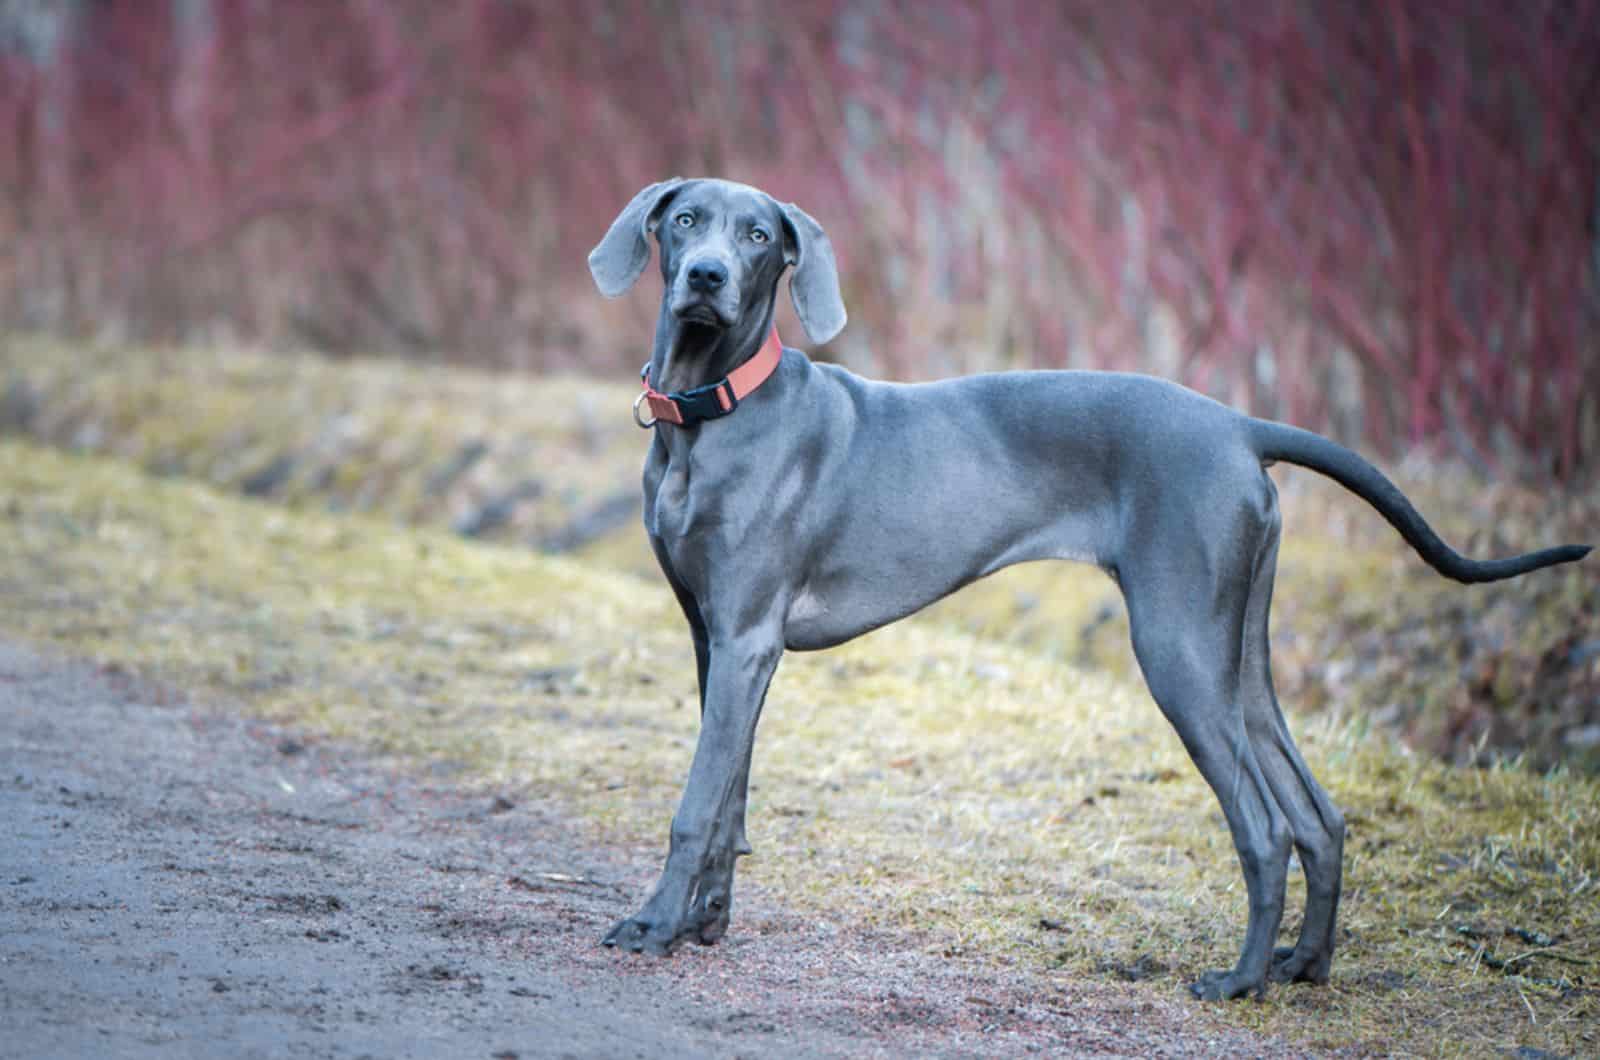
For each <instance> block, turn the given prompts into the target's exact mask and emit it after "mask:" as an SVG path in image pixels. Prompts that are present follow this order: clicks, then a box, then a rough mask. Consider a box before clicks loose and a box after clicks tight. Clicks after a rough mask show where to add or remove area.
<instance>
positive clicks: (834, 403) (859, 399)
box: [589, 179, 1588, 998]
mask: <svg viewBox="0 0 1600 1060" xmlns="http://www.w3.org/2000/svg"><path fill="white" fill-rule="evenodd" d="M651 235H655V236H656V238H657V239H658V241H659V244H660V250H661V269H662V278H663V281H664V284H665V292H664V296H663V299H662V303H661V309H660V313H659V315H658V317H657V323H656V333H655V343H654V348H653V350H652V354H651V362H650V367H649V370H648V373H647V377H648V378H649V379H650V380H651V381H652V384H653V385H654V386H655V387H657V388H659V389H660V390H661V391H664V392H666V391H682V390H689V389H692V388H695V387H699V386H703V385H705V384H707V383H712V382H715V381H716V380H719V379H721V378H723V377H725V376H727V375H728V374H729V373H730V372H731V371H732V370H733V369H734V368H736V367H738V366H739V365H741V364H743V363H744V362H746V361H748V360H749V359H750V358H751V357H752V356H754V355H755V353H756V351H757V350H758V349H759V348H760V346H761V343H762V342H763V340H764V339H765V338H766V337H767V335H768V334H769V332H770V330H771V328H772V319H773V313H774V308H775V301H776V297H777V290H778V283H779V279H780V277H781V276H782V274H783V272H784V271H785V269H786V268H788V267H790V266H793V267H794V273H793V275H792V278H791V280H790V292H791V295H792V297H793V300H794V304H795V309H796V311H797V314H798V316H799V318H800V322H801V324H802V325H803V326H804V327H805V329H806V332H807V334H808V335H809V336H810V338H811V339H812V341H813V342H816V343H822V342H826V341H827V340H828V339H830V338H832V337H833V335H835V334H836V333H837V332H838V331H839V329H840V328H842V327H843V326H844V322H845V310H844V304H843V301H842V299H841V297H840V294H839V286H838V276H837V269H836V266H835V263H834V255H833V249H832V246H831V244H830V243H829V241H828V237H827V235H826V234H825V233H824V232H823V230H822V228H821V226H819V225H818V224H817V223H816V222H815V221H814V220H812V219H811V217H810V216H809V215H807V214H805V213H804V211H802V210H800V209H799V208H798V207H795V206H793V205H781V204H779V203H777V202H775V201H774V200H773V199H772V198H770V197H769V196H767V195H766V194H764V193H762V192H760V191H758V190H756V189H754V188H750V187H747V186H744V185H739V184H731V183H727V182H724V181H714V180H696V181H684V180H678V179H673V180H669V181H664V182H662V183H660V184H654V185H651V186H650V187H648V188H646V189H645V190H644V191H642V192H640V193H639V194H638V195H637V196H635V197H634V199H633V201H632V202H630V203H629V204H628V205H627V207H626V208H625V209H624V210H623V211H622V213H621V215H619V216H618V218H617V220H616V222H615V223H613V225H612V226H611V229H610V230H609V231H608V232H607V233H606V235H605V238H604V239H602V240H601V242H600V244H599V245H598V246H597V247H596V248H595V249H594V252H593V253H592V254H591V255H590V256H589V264H590V268H591V270H592V271H593V273H594V277H595V282H596V284H597V285H598V286H599V288H600V290H601V291H602V293H604V294H606V295H608V296H616V295H620V294H622V293H623V292H625V291H626V290H628V289H629V288H630V287H631V286H632V285H633V283H634V282H635V281H636V280H637V279H638V277H639V275H640V274H641V273H642V272H643V270H644V267H645V265H646V264H648V262H649V258H650V245H649V237H650V236H651ZM653 430H654V438H653V440H652V443H651V446H650V451H649V455H648V457H647V458H646V462H645V469H644V523H645V527H646V530H647V532H648V535H649V539H650V543H651V546H652V548H653V549H654V551H655V555H656V558H657V560H658V561H659V562H660V565H661V569H662V571H663V573H664V574H665V575H666V578H667V581H668V583H669V584H670V585H671V586H672V589H673V592H674V593H675V594H676V596H677V598H678V602H679V603H680V604H681V605H682V608H683V612H684V615H685V617H686V618H687V620H688V623H689V629H690V633H691V637H692V640H693V644H694V652H695V663H696V667H697V672H698V675H699V680H700V705H701V728H700V736H699V740H698V743H697V745H696V748H695V752H694V759H693V762H692V764H691V766H690V770H689V779H688V783H687V784H686V785H685V788H684V793H683V798H682V801H681V802H680V804H679V807H678V810H677V813H676V814H675V815H674V817H673V821H672V832H671V845H670V848H669V852H668V855H667V862H666V866H665V868H664V869H663V871H662V874H661V878H660V882H659V883H658V884H657V886H656V888H655V890H654V892H653V893H652V894H651V896H650V897H649V899H648V900H647V901H646V902H645V903H644V906H643V907H642V908H641V909H640V910H639V912H638V913H637V914H635V915H634V916H632V917H629V918H627V919H625V920H623V921H621V922H620V923H618V924H617V925H616V926H615V927H614V928H613V929H612V930H611V932H610V933H609V934H608V935H607V936H606V938H605V942H606V944H607V945H614V946H621V947H623V948H626V949H630V950H635V951H649V952H652V953H667V952H670V951H671V950H672V948H673V947H674V946H676V945H678V944H679V943H681V942H682V941H683V940H685V939H695V940H697V941H699V942H703V943H710V942H714V941H716V940H717V939H718V938H720V937H721V936H722V935H723V934H724V933H725V932H726V930H727V928H728V924H729V921H730V916H731V911H732V897H733V876H734V863H735V860H736V859H737V857H738V856H739V855H740V854H743V853H748V852H749V849H750V848H749V844H748V843H747V842H746V840H745V796H746V789H747V786H748V780H749V770H750V756H751V748H752V746H753V743H754V739H755V730H756V722H757V719H758V718H759V717H760V714H761V707H762V703H763V701H764V700H765V697H766V691H767V684H768V682H769V681H770V680H771V677H772V674H773V672H774V670H775V669H776V667H777V663H778V659H779V657H780V656H781V655H782V653H783V651H784V650H785V649H796V650H806V649H813V648H823V647H828V646H830V645H834V644H838V643H841V642H843V641H846V640H849V639H850V638H852V637H855V636H857V635H859V634H861V633H864V632H866V631H867V630H870V629H873V628H876V627H878V626H881V625H883V624H885V623H887V622H891V621H894V620H895V619H898V618H902V617H904V616H906V615H908V614H911V613H912V612H914V611H917V610H918V609H920V608H922V607H924V606H926V605H928V604H930V603H932V602H933V601H935V600H937V599H939V598H940V597H942V596H945V595H947V594H948V593H950V592H953V591H955V590H956V589H959V588H960V587H961V586H963V585H966V584H967V583H969V582H971V581H972V580H973V579H975V578H978V577H981V576H982V575H984V574H987V573H990V572H992V571H995V570H998V569H1000V568H1001V567H1005V566H1008V565H1010V564H1013V563H1018V562H1022V561H1024V560H1034V559H1051V558H1075V559H1084V560H1087V561H1089V562H1093V563H1096V564H1098V565H1100V566H1101V567H1103V568H1105V569H1106V570H1107V571H1109V572H1110V573H1111V574H1112V575H1113V577H1114V578H1115V579H1116V581H1117V584H1118V585H1119V586H1120V587H1121V589H1122V592H1123V595H1124V597H1125V598H1126V600H1127V605H1128V616H1129V623H1130V627H1131V632H1132V638H1133V646H1134V652H1135V655H1136V656H1137V658H1138V660H1139V665H1140V668H1141V670H1142V672H1143V673H1144V676H1145V680H1146V683H1147V684H1148V685H1149V687H1150V691H1151V694H1152V695H1153V696H1154V698H1155V700H1156V703H1157V704H1158V705H1159V706H1160V708H1161V710H1162V713H1163V714H1164V715H1165V716H1166V718H1167V719H1168V721H1169V722H1171V724H1172V725H1173V727H1174V728H1175V729H1176V730H1177V732H1178V735H1179V736H1180V737H1181V738H1182V740H1183V743H1184V746H1185V748H1186V749H1187V750H1188V752H1189V754H1190V756H1191V757H1192V758H1193V759H1194V762H1195V765H1196V766H1197V767H1198V768H1199V770H1200V772H1201V774H1202V776H1204V777H1205V779H1206V781H1207V783H1208V784H1209V785H1210V786H1211V788H1212V790H1213V792H1214V793H1215V794H1216V795H1217V798H1218V801H1219V802H1220V803H1221V805H1222V810H1223V814H1224V816H1225V817H1226V818H1227V822H1228V827H1229V830H1230V832H1231V833H1232V837H1233V841H1234V846H1235V848H1236V850H1237V851H1238V854H1239V860H1240V865H1241V867H1242V869H1243V872H1244V878H1245V888H1246V892H1247V896H1248V907H1249V914H1248V922H1247V927H1246V931H1245V939H1244V943H1243V946H1242V947H1241V951H1240V955H1239V960H1238V963H1237V964H1236V966H1235V967H1233V968H1232V969H1228V970H1222V971H1215V972H1209V973H1206V974H1205V975H1204V976H1202V977H1201V978H1200V980H1199V981H1198V982H1197V983H1195V984H1194V986H1193V990H1194V992H1195V993H1196V994H1197V995H1199V996H1201V997H1205V998H1232V997H1239V996H1243V995H1246V994H1259V993H1260V992H1261V991H1262V990H1263V989H1264V988H1265V984H1266V983H1267V981H1268V980H1269V979H1275V980H1305V981H1311V982H1324V981H1326V980H1327V978H1328V974H1329V969H1330V967H1331V962H1332V957H1333V948H1334V939H1335V931H1334V928H1335V922H1336V919H1337V914H1338V905H1339V893H1340V886H1341V872H1342V866H1341V862H1342V857H1343V844H1344V823H1343V820H1342V818H1341V817H1340V815H1339V812H1338V810H1337V809H1336V808H1335V807H1334V805H1333V803H1332V802H1331V800H1329V798H1328V796H1327V794H1326V792H1324V791H1323V789H1322V788H1321V786H1320V785H1319V784H1318V783H1317V781H1316V779H1315V778H1314V777H1313V776H1312V775H1311V772H1310V770H1309V769H1308V768H1307V767H1306V764H1305V762H1304V760H1303V759H1302V758H1301V757H1300V753H1299V751H1298V750H1297V749H1296V748H1295V746H1294V742H1293V740H1292V739H1291V738H1290V735H1289V730H1288V727H1287V725H1286V724H1285V723H1284V719H1283V714H1282V712H1281V711H1280V709H1279V707H1278V703H1277V699H1276V696H1275V694H1274V692H1273V688H1272V677H1271V673H1270V669H1269V664H1268V643H1267V613H1268V609H1269V606H1270V603H1271V596H1272V583H1273V573H1274V570H1275V568H1276V564H1277V550H1278V537H1279V529H1280V519H1279V515H1278V506H1277V492H1276V489H1275V488H1274V486H1273V484H1272V480H1271V479H1270V478H1269V477H1268V476H1267V475H1266V473H1265V466H1266V465H1267V464H1270V463H1272V462H1274V461H1287V462H1290V463H1295V464H1300V465H1303V466H1305V467H1309V468H1312V469H1314V470H1316V471H1319V472H1321V473H1323V474H1326V475H1329V476H1331V477H1332V478H1334V479H1335V480H1336V481H1338V482H1340V483H1342V484H1343V485H1345V486H1346V487H1348V488H1349V489H1351V490H1352V491H1354V492H1355V493H1357V494H1358V495H1360V496H1361V497H1362V498H1364V499H1365V500H1367V501H1368V502H1369V503H1370V504H1372V505H1373V506H1374V507H1375V508H1377V509H1378V511H1379V512H1381V513H1382V514H1383V516H1384V517H1385V518H1386V519H1388V520H1389V521H1390V522H1391V523H1392V524H1393V525H1394V526H1395V527H1396V529H1398V530H1399V531H1400V533H1401V534H1402V535H1403V536H1404V537H1405V539H1406V540H1407V541H1408V542H1410V543H1411V545H1412V546H1413V547H1414V548H1416V549H1417V551H1418V552H1419V553H1420V554H1421V555H1422V556H1423V558H1424V559H1426V560H1427V562H1429V563H1430V564H1432V565H1433V566H1434V567H1435V568H1436V569H1438V570H1439V571H1440V572H1441V573H1443V574H1445V575H1447V576H1449V577H1452V578H1456V579H1458V580H1462V581H1483V580H1493V579H1496V578H1506V577H1511V576H1514V575H1516V574H1521V573H1524V572H1526V571H1529V570H1533V569H1536V568H1538V567H1542V566H1548V565H1549V564H1552V563H1563V562H1569V561H1571V560H1575V559H1578V558H1581V557H1582V556H1583V555H1584V554H1585V553H1586V552H1587V551H1588V550H1587V549H1586V548H1582V547H1575V546H1569V547H1566V548H1561V549H1549V550H1546V551H1544V552H1538V553H1533V554H1530V555H1526V556H1518V557H1513V558H1511V559H1503V560H1492V561H1479V560H1472V559H1468V558H1466V557H1463V556H1461V555H1459V554H1458V553H1456V552H1455V551H1454V550H1452V549H1451V548H1449V547H1448V546H1447V545H1445V544H1444V543H1443V542H1442V541H1441V540H1440V539H1439V538H1438V536H1437V535H1436V534H1434V532H1433V531H1432V529H1430V528H1429V527H1428V525H1427V523H1426V522H1425V521H1424V520H1423V519H1422V517H1421V516H1420V515H1419V514H1418V513H1417V512H1416V510H1415V508H1414V507H1412V505H1411V504H1410V502H1409V501H1407V500H1406V498H1405V496H1404V495H1403V494H1402V493H1401V492H1400V491H1399V490H1398V489H1397V488H1395V487H1394V486H1393V485H1392V484H1391V483H1390V482H1389V481H1388V480H1387V479H1386V478H1384V477H1383V475H1382V474H1380V473H1379V472H1378V471H1377V470H1376V469H1375V468H1373V467H1372V466H1371V465H1370V464H1368V463H1367V462H1366V461H1365V460H1362V459H1361V458H1360V457H1359V456H1357V455H1356V454H1355V453H1353V452H1351V451H1350V450H1348V449H1345V448H1344V447H1342V446H1339V445H1336V444H1335V443H1333V442H1330V441H1328V440H1326V439H1324V438H1321V437H1320V436H1318V435H1315V434H1311V433H1310V432H1306V431H1301V430H1298V429H1296V428H1293V427H1288V426H1284V425H1282V424H1274V423H1267V422H1265V421H1262V420H1256V419H1252V418H1250V417H1248V416H1245V415H1243V414H1241V413H1239V412H1237V411H1235V410H1233V409H1230V408H1228V407H1226V406H1224V405H1221V404H1218V403H1217V402H1215V401H1212V400H1210V399H1209V398H1205V397H1202V396H1201V395H1199V394H1196V393H1194V392H1193V391H1190V390H1187V389H1185V388H1183V387H1180V386H1177V385H1176V384H1173V383H1169V382H1165V381H1162V380H1158V379H1153V378H1150V377H1147V376H1139V375H1129V374H1122V373H1112V372H1008V373H995V374H988V375H979V376H971V377H968V378H964V379H954V380H945V381H941V382H936V383H920V384H895V383H881V382H874V381H871V380H866V379H862V378H860V377H858V376H855V375H853V374H851V373H849V372H847V371H844V370H843V369H840V368H838V367H837V366H834V365H827V364H813V363H812V362H811V361H810V360H809V359H808V358H807V357H806V356H805V355H804V354H802V353H800V352H799V351H796V350H792V349H787V348H786V349H784V351H783V355H782V357H781V359H780V360H779V363H778V365H777V368H776V369H775V370H774V371H773V372H772V374H771V376H770V377H767V378H766V380H765V381H764V382H763V383H762V384H761V386H760V387H759V388H758V389H756V390H754V391H752V392H750V393H748V394H747V395H746V396H745V397H744V398H742V399H741V400H740V402H739V405H738V407H737V409H736V410H735V411H734V412H733V413H732V414H730V415H726V416H722V417H720V418H716V419H712V420H707V421H705V422H703V423H698V424H696V425H693V426H685V427H678V426H672V425H670V424H666V423H660V424H657V425H656V426H655V427H654V428H653ZM1291 846H1292V847H1293V848H1294V849H1295V850H1296V851H1297V852H1298V853H1299V858H1300V864H1301V868H1302V870H1303V871H1304V873H1305V877H1306V911H1305V917H1304V919H1303V921H1302V925H1301V930H1300V936H1299V940H1298V942H1297V943H1296V944H1295V946H1294V947H1293V948H1290V949H1282V950H1274V948H1273V944H1274V941H1275V939H1276V937H1277V934H1278V928H1279V924H1280V922H1281V920H1282V916H1283V905H1284V893H1285V881H1286V878H1287V873H1288V865H1289V852H1290V848H1291Z"/></svg>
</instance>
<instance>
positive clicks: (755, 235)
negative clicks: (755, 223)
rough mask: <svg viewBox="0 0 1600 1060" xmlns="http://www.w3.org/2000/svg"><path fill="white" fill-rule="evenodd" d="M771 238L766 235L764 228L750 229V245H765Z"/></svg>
mask: <svg viewBox="0 0 1600 1060" xmlns="http://www.w3.org/2000/svg"><path fill="white" fill-rule="evenodd" d="M771 238H772V237H771V236H769V235H767V230H766V229H765V228H752V229H750V242H752V243H765V242H767V241H768V240H770V239H771Z"/></svg>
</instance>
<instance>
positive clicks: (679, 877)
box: [604, 628, 783, 954]
mask: <svg viewBox="0 0 1600 1060" xmlns="http://www.w3.org/2000/svg"><path fill="white" fill-rule="evenodd" d="M709 646H710V659H709V665H708V666H707V668H706V690H705V691H706V694H705V706H704V710H703V711H702V713H701V717H700V739H699V742H698V743H697V744H696V746H695V751H694V762H693V764H692V765H691V766H690V767H689V782H688V784H686V785H685V786H684V790H683V799H682V801H681V802H680V803H679V804H678V812H677V813H676V814H675V815H673V818H672V842H671V847H670V849H669V851H668V854H667V864H666V868H665V869H664V870H662V873H661V880H660V882H659V883H657V884H656V889H655V891H654V892H653V893H652V894H651V895H650V898H649V900H648V901H646V902H645V904H644V907H643V908H642V909H640V910H639V912H638V913H636V914H635V915H633V916H631V917H629V918H628V919H626V920H624V921H622V922H621V923H619V924H617V926H616V927H614V928H612V929H611V931H610V933H609V934H607V935H606V937H605V940H604V941H605V944H606V945H607V946H621V947H622V948H624V949H628V950H633V951H634V952H636V953H637V952H649V953H656V954H665V953H670V952H671V951H672V949H673V947H675V946H676V945H677V944H678V943H680V942H682V941H683V940H684V939H691V938H692V939H694V940H695V941H697V942H701V943H706V944H710V943H712V942H715V941H717V939H719V938H721V937H722V934H723V932H724V931H726V930H727V926H728V919H729V916H730V913H731V910H732V907H733V863H734V859H735V858H737V857H738V855H739V854H740V853H742V852H743V851H742V849H741V847H742V846H743V839H744V829H743V820H742V818H743V791H742V790H741V789H742V787H743V784H744V782H745V779H746V778H747V777H748V775H749V769H750V752H751V748H752V747H753V745H754V743H755V734H756V721H757V719H759V718H760V716H761V705H762V703H763V701H764V700H765V699H766V694H767V684H768V683H769V682H770V681H771V680H772V674H773V672H774V671H775V670H776V669H777V666H778V659H779V657H780V656H781V655H782V654H783V641H782V638H781V635H780V634H779V632H778V631H777V630H776V629H775V628H762V629H760V630H756V631H749V632H745V633H743V634H741V635H738V636H735V637H719V636H717V635H716V634H715V633H713V634H712V636H711V637H710V643H709Z"/></svg>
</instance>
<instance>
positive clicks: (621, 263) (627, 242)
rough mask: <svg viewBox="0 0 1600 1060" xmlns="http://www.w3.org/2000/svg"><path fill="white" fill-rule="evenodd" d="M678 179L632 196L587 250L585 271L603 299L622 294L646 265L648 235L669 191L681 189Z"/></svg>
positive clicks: (669, 193) (670, 197) (681, 182)
mask: <svg viewBox="0 0 1600 1060" xmlns="http://www.w3.org/2000/svg"><path fill="white" fill-rule="evenodd" d="M683 183H684V181H683V178H682V177H673V178H672V179H671V180H663V181H661V182H660V183H659V184H652V185H650V186H649V187H648V188H646V189H644V190H643V191H641V192H640V193H639V194H637V195H635V196H634V197H633V201H632V202H630V203H628V205H627V206H624V207H623V208H622V212H621V213H619V214H617V219H616V220H615V221H612V222H611V227H610V229H608V230H607V231H606V235H605V238H604V239H602V240H600V245H599V246H597V247H595V248H594V249H593V250H591V251H589V272H590V274H591V275H593V276H594V284H595V286H596V287H598V288H600V293H601V294H603V295H605V296H606V297H607V298H616V297H618V296H620V295H623V294H626V293H627V291H628V288H630V287H632V286H633V284H634V281H635V280H637V279H638V278H639V274H640V273H641V272H643V271H644V267H645V266H646V265H648V264H650V240H649V236H650V233H652V232H654V231H655V230H656V224H657V222H659V221H660V220H661V211H662V210H664V209H666V207H667V203H668V202H669V201H671V199H672V194H673V192H675V191H677V190H678V189H679V188H680V187H682V186H683Z"/></svg>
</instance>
